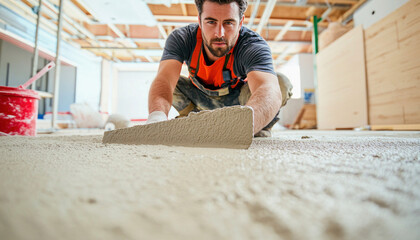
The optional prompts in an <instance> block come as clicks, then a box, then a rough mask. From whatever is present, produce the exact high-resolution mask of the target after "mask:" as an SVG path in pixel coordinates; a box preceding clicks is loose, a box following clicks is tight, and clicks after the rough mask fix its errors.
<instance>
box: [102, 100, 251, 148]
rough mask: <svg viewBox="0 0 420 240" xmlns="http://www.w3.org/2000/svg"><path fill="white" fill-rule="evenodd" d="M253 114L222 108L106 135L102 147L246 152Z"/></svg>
mask: <svg viewBox="0 0 420 240" xmlns="http://www.w3.org/2000/svg"><path fill="white" fill-rule="evenodd" d="M253 118H254V115H253V110H252V108H250V107H246V106H233V107H224V108H219V109H216V110H211V111H201V112H199V113H191V114H189V115H188V117H185V118H176V119H172V120H168V121H163V122H157V123H152V124H147V125H138V126H134V127H129V128H123V129H117V130H113V131H107V132H105V133H104V137H103V139H102V142H103V143H120V144H136V145H141V144H145V145H169V146H185V147H215V148H239V149H247V148H249V146H250V145H251V143H252V138H253V128H254V126H253V124H254V121H253Z"/></svg>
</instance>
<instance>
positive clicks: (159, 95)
mask: <svg viewBox="0 0 420 240" xmlns="http://www.w3.org/2000/svg"><path fill="white" fill-rule="evenodd" d="M164 81H165V80H162V79H159V78H156V79H155V80H154V81H153V83H152V86H151V87H150V91H149V113H152V112H154V111H162V112H164V113H165V114H166V116H167V115H168V113H169V110H170V109H171V105H172V89H171V86H170V85H169V84H168V83H167V82H164Z"/></svg>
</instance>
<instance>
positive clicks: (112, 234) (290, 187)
mask: <svg viewBox="0 0 420 240" xmlns="http://www.w3.org/2000/svg"><path fill="white" fill-rule="evenodd" d="M0 146H1V147H0V239H413V240H414V239H420V228H419V226H420V177H419V176H420V133H419V132H351V131H335V132H324V131H276V132H274V135H273V137H272V138H266V139H253V143H252V145H251V147H250V148H249V149H248V150H243V149H222V148H187V147H169V146H160V145H154V146H151V145H121V144H102V134H101V133H99V134H97V135H86V136H71V135H62V136H60V135H57V133H55V134H53V135H49V136H46V135H38V137H18V136H12V137H0Z"/></svg>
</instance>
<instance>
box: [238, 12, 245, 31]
mask: <svg viewBox="0 0 420 240" xmlns="http://www.w3.org/2000/svg"><path fill="white" fill-rule="evenodd" d="M244 19H245V14H244V15H243V16H242V19H241V23H240V24H239V28H241V27H242V24H243V23H244Z"/></svg>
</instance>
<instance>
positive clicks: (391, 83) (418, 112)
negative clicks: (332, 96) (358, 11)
mask: <svg viewBox="0 0 420 240" xmlns="http://www.w3.org/2000/svg"><path fill="white" fill-rule="evenodd" d="M419 12H420V1H418V0H412V1H410V2H408V3H407V4H405V5H403V6H402V7H401V8H399V9H398V10H396V11H395V12H393V13H391V14H390V15H388V16H387V17H386V18H385V19H383V20H382V21H379V22H377V23H376V24H374V25H372V26H371V27H370V28H368V29H367V30H366V32H365V36H366V39H365V41H366V42H365V46H366V68H367V79H368V80H367V82H368V103H369V119H370V124H371V125H380V124H416V123H420V61H419V59H420V48H419V47H418V46H420V15H419V14H418V13H419Z"/></svg>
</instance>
